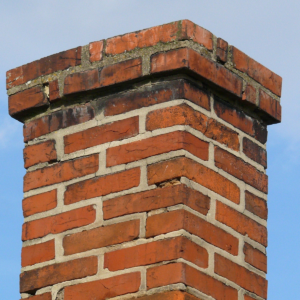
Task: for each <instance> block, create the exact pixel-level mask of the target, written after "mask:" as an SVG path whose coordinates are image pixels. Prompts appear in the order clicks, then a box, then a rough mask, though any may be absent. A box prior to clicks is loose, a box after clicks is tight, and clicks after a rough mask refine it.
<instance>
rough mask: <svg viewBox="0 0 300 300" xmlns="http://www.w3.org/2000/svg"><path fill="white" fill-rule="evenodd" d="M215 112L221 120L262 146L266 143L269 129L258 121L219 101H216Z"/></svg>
mask: <svg viewBox="0 0 300 300" xmlns="http://www.w3.org/2000/svg"><path fill="white" fill-rule="evenodd" d="M214 110H215V112H216V114H217V116H218V117H219V118H221V119H223V120H224V121H226V122H228V123H230V124H231V125H233V126H234V127H237V128H239V129H240V130H242V131H244V132H245V133H247V134H249V135H250V136H252V137H254V138H256V139H257V140H258V141H259V142H261V143H262V144H264V143H266V141H267V134H268V133H267V127H266V126H265V125H264V124H262V123H260V122H259V121H258V120H255V119H253V118H252V117H250V116H248V115H246V114H245V113H244V112H243V111H242V110H237V109H235V108H234V107H232V106H230V105H229V104H225V103H224V102H221V101H219V100H217V99H215V101H214Z"/></svg>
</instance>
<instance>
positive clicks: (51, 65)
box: [6, 47, 81, 89]
mask: <svg viewBox="0 0 300 300" xmlns="http://www.w3.org/2000/svg"><path fill="white" fill-rule="evenodd" d="M80 64H81V47H77V48H74V49H70V50H67V51H63V52H60V53H57V54H53V55H51V56H48V57H44V58H42V59H40V60H37V61H34V62H31V63H29V64H27V65H23V66H21V67H18V68H15V69H12V70H10V71H8V72H7V73H6V83H7V85H6V88H7V89H9V88H12V87H14V86H17V85H20V84H23V83H26V82H27V81H29V80H32V79H35V78H37V77H39V76H42V75H48V74H51V73H54V72H56V71H60V70H65V69H67V68H69V67H74V66H77V65H80Z"/></svg>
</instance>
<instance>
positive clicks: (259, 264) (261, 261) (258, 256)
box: [244, 243, 267, 273]
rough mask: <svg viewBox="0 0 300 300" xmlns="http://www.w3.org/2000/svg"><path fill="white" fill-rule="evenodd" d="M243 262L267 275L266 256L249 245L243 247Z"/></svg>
mask: <svg viewBox="0 0 300 300" xmlns="http://www.w3.org/2000/svg"><path fill="white" fill-rule="evenodd" d="M244 254H245V262H247V263H248V264H250V265H252V266H254V267H255V268H257V269H259V270H261V271H263V272H265V273H267V256H266V255H265V254H264V253H262V252H260V251H259V250H257V249H255V248H254V247H252V246H251V245H250V244H248V243H245V245H244Z"/></svg>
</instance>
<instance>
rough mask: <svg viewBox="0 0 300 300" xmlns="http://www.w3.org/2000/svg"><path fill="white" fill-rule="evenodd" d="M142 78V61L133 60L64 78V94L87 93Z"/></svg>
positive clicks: (139, 59) (138, 59)
mask: <svg viewBox="0 0 300 300" xmlns="http://www.w3.org/2000/svg"><path fill="white" fill-rule="evenodd" d="M141 76H142V59H141V58H135V59H130V60H127V61H123V62H120V63H116V64H113V65H108V66H106V67H104V68H102V69H100V70H98V69H93V70H88V71H83V72H78V73H74V74H70V75H68V76H67V77H66V78H65V83H64V94H65V95H68V94H73V93H77V92H82V91H89V90H93V89H97V88H100V87H105V86H109V85H112V84H117V83H121V82H124V81H128V80H133V79H136V78H139V77H141Z"/></svg>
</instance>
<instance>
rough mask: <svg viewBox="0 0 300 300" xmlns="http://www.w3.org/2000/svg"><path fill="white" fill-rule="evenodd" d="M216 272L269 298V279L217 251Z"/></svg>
mask: <svg viewBox="0 0 300 300" xmlns="http://www.w3.org/2000/svg"><path fill="white" fill-rule="evenodd" d="M215 273H217V274H218V275H220V276H223V277H225V278H227V279H229V280H230V281H233V282H234V283H236V284H237V285H239V286H241V287H242V288H244V289H246V290H248V291H250V292H252V293H255V294H256V295H258V296H260V297H262V298H265V299H266V298H267V287H268V283H267V280H266V279H264V278H263V277H261V276H259V275H257V274H255V273H253V272H251V271H249V270H247V269H245V268H244V267H242V266H240V265H237V264H235V263H234V262H232V261H230V260H228V259H227V258H225V257H223V256H221V255H219V254H217V253H215Z"/></svg>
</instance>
